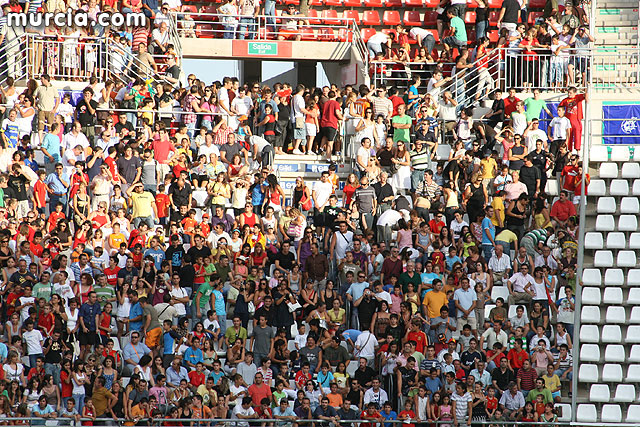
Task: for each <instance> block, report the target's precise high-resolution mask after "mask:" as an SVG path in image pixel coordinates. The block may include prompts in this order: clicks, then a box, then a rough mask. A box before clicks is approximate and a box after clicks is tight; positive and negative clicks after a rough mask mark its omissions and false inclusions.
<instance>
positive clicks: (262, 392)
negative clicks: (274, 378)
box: [249, 383, 271, 406]
mask: <svg viewBox="0 0 640 427" xmlns="http://www.w3.org/2000/svg"><path fill="white" fill-rule="evenodd" d="M249 396H251V402H252V403H253V406H260V405H261V403H260V402H262V399H264V398H265V397H266V398H268V399H269V400H271V388H270V387H269V386H268V385H266V384H265V383H262V384H260V385H257V384H253V385H252V386H251V387H249Z"/></svg>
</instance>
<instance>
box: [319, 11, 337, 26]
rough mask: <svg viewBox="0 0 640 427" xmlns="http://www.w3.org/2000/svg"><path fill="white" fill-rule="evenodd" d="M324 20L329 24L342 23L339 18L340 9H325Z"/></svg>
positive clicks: (323, 12)
mask: <svg viewBox="0 0 640 427" xmlns="http://www.w3.org/2000/svg"><path fill="white" fill-rule="evenodd" d="M322 21H323V22H324V23H325V24H327V25H338V24H340V21H341V20H340V18H338V11H337V10H335V9H325V10H323V11H322Z"/></svg>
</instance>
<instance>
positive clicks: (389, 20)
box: [382, 0, 402, 26]
mask: <svg viewBox="0 0 640 427" xmlns="http://www.w3.org/2000/svg"><path fill="white" fill-rule="evenodd" d="M385 4H386V5H387V6H389V0H387V1H386V2H385ZM400 6H402V3H401V4H400ZM382 22H383V24H384V25H393V26H395V25H400V24H402V20H401V19H400V12H398V11H397V10H385V11H384V15H383V17H382Z"/></svg>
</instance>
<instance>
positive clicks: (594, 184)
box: [587, 179, 607, 196]
mask: <svg viewBox="0 0 640 427" xmlns="http://www.w3.org/2000/svg"><path fill="white" fill-rule="evenodd" d="M606 193H607V186H606V185H605V183H604V180H602V179H592V180H591V182H590V183H589V188H588V189H587V194H588V195H590V196H604V195H605V194H606Z"/></svg>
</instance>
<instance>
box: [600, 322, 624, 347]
mask: <svg viewBox="0 0 640 427" xmlns="http://www.w3.org/2000/svg"><path fill="white" fill-rule="evenodd" d="M602 342H604V343H614V344H618V343H621V342H622V330H621V329H620V325H604V326H603V327H602Z"/></svg>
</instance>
